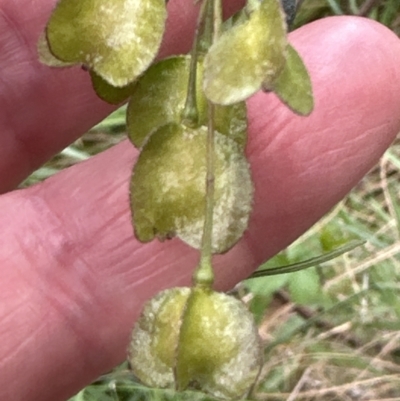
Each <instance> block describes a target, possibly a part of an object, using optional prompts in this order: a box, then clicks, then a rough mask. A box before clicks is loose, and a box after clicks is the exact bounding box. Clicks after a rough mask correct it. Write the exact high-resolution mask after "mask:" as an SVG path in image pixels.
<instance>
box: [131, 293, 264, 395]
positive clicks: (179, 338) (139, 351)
mask: <svg viewBox="0 0 400 401" xmlns="http://www.w3.org/2000/svg"><path fill="white" fill-rule="evenodd" d="M261 355H262V349H261V344H260V339H259V336H258V332H257V328H256V325H255V323H254V320H253V317H252V315H251V313H250V312H249V311H248V310H247V309H246V307H245V306H244V304H243V303H242V302H241V301H239V300H238V299H236V298H234V297H232V296H229V295H226V294H223V293H219V292H215V291H212V290H210V289H204V288H202V287H194V288H186V287H182V288H172V289H168V290H165V291H162V292H160V293H159V294H157V295H156V296H155V297H154V298H152V299H151V300H149V301H148V302H147V303H146V305H145V307H144V309H143V312H142V315H141V316H140V318H139V320H138V321H137V323H136V325H135V327H134V330H133V334H132V340H131V343H130V347H129V355H128V360H129V362H130V364H131V367H132V370H133V372H134V374H135V375H136V376H137V377H138V378H139V379H140V380H141V381H142V382H143V383H144V384H146V385H149V386H153V387H161V388H174V389H177V390H179V391H183V390H186V389H200V390H202V391H204V392H206V393H209V394H211V395H213V396H215V397H219V398H223V399H235V398H240V397H243V396H246V395H247V393H248V392H249V390H250V389H251V388H252V386H253V385H254V383H255V381H256V379H257V377H258V374H259V371H260V368H261V363H262V358H261Z"/></svg>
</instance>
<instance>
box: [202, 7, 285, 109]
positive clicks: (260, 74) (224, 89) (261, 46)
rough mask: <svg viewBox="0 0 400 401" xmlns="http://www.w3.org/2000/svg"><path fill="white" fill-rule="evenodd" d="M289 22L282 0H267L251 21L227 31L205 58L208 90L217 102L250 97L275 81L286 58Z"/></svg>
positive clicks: (208, 94) (211, 97)
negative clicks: (284, 12) (286, 19)
mask: <svg viewBox="0 0 400 401" xmlns="http://www.w3.org/2000/svg"><path fill="white" fill-rule="evenodd" d="M286 47H287V38H286V23H285V17H284V14H283V11H282V8H281V5H280V3H279V1H278V0H264V1H263V2H262V3H261V4H259V5H258V7H256V9H255V10H254V11H253V12H252V13H251V14H250V17H249V20H248V21H246V22H244V23H242V24H239V25H236V26H234V27H233V28H231V29H230V30H228V31H226V32H224V33H223V34H222V35H221V37H220V38H219V40H218V41H217V42H216V43H214V44H213V45H212V46H211V47H210V49H209V51H208V53H207V55H206V57H205V61H204V81H203V88H204V93H205V95H206V96H207V98H208V99H210V100H211V101H212V102H213V103H216V104H223V105H228V104H233V103H236V102H239V101H242V100H245V99H247V98H248V97H249V96H251V95H252V94H254V93H255V92H256V91H258V90H259V89H261V86H262V83H263V82H264V84H271V83H272V82H273V81H274V80H275V79H276V77H277V76H278V75H279V73H280V72H281V70H282V68H283V66H284V64H285V59H286Z"/></svg>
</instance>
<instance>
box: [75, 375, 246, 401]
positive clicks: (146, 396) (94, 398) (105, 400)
mask: <svg viewBox="0 0 400 401" xmlns="http://www.w3.org/2000/svg"><path fill="white" fill-rule="evenodd" d="M131 376H133V375H131ZM117 400H118V401H220V399H219V398H215V397H212V396H211V395H209V394H205V393H203V392H200V391H192V390H190V391H182V392H178V391H175V390H171V389H160V388H151V387H147V386H144V385H143V384H140V383H138V382H137V381H135V380H134V378H133V377H132V378H131V379H119V378H114V377H113V375H106V376H103V377H102V379H101V380H99V381H97V382H95V383H94V384H92V385H90V386H87V387H86V388H84V389H83V390H81V391H80V392H79V393H78V394H77V395H76V396H75V397H73V398H71V399H70V400H69V401H117ZM243 401H246V400H243Z"/></svg>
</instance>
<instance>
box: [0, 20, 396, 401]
mask: <svg viewBox="0 0 400 401" xmlns="http://www.w3.org/2000/svg"><path fill="white" fill-rule="evenodd" d="M291 40H292V41H293V44H294V45H295V47H296V48H297V49H299V51H300V53H301V54H302V55H303V57H304V59H305V62H306V64H307V66H308V68H309V69H310V71H311V75H312V80H313V85H314V90H315V97H316V108H315V111H314V113H313V114H312V116H311V117H309V118H300V117H295V116H293V114H291V113H290V112H289V111H287V109H286V108H285V107H284V106H282V105H281V104H280V103H279V101H278V100H276V98H275V97H274V96H273V95H271V94H269V95H265V94H258V95H257V96H255V97H254V98H252V99H251V100H250V101H249V117H250V122H251V124H250V132H249V137H250V142H249V146H248V154H249V159H250V163H251V166H252V171H253V178H254V181H255V188H256V198H255V205H254V211H253V214H252V218H251V222H250V226H249V230H248V231H247V232H246V235H245V237H244V238H243V240H242V241H241V242H240V243H239V244H238V245H237V246H236V247H235V248H233V249H232V250H231V251H230V252H229V253H227V254H226V255H221V256H218V257H216V262H217V268H218V272H217V283H218V287H219V288H223V289H226V288H229V287H231V286H232V285H234V284H235V283H236V282H237V281H238V280H240V279H242V278H244V277H246V276H247V275H248V274H249V273H250V272H251V271H252V270H253V269H254V268H255V267H256V266H257V265H258V263H259V262H261V261H262V260H264V259H266V258H268V257H270V256H271V255H273V254H274V253H276V252H277V251H279V250H280V249H281V248H282V247H284V246H285V245H287V244H288V242H290V241H291V240H293V239H294V238H295V237H296V236H297V235H299V234H300V233H301V232H302V231H304V230H305V229H306V228H307V227H309V226H310V225H311V224H312V223H314V222H315V220H316V219H317V218H319V217H321V215H322V214H323V213H325V212H326V211H327V210H328V209H329V208H330V207H331V206H332V205H333V204H334V203H335V202H337V200H338V199H340V198H341V197H342V196H343V195H344V194H345V193H346V192H347V191H348V190H349V189H350V188H351V187H352V186H353V185H354V184H355V183H356V182H357V181H358V180H359V179H360V178H361V177H362V175H363V174H364V173H365V172H366V171H367V170H368V169H369V168H370V167H372V165H373V164H374V163H375V162H376V161H377V159H378V157H379V156H380V154H382V152H383V151H384V149H385V148H386V147H387V146H388V145H389V143H390V142H391V140H392V139H393V138H394V136H395V134H396V132H398V130H399V129H400V113H399V109H398V105H399V104H400V70H399V65H400V44H399V40H398V39H397V38H396V37H395V35H394V34H392V33H391V32H390V31H388V30H387V29H386V28H384V27H382V26H380V25H378V24H376V23H374V22H371V21H368V20H366V19H353V18H333V19H324V20H321V21H319V22H316V23H314V24H311V25H309V26H307V27H304V28H302V29H301V30H299V31H297V32H294V33H293V35H292V36H291ZM136 157H137V153H136V152H135V151H134V150H133V149H132V147H131V146H130V145H129V144H128V143H127V142H124V143H122V144H120V145H118V146H116V147H115V148H113V149H111V150H109V151H107V152H105V153H104V154H102V155H99V156H97V157H95V158H93V159H91V160H89V161H88V162H85V163H82V164H81V165H78V166H75V167H73V168H70V169H68V170H65V171H63V172H62V173H60V174H59V175H58V176H56V177H54V178H52V179H49V180H48V181H46V182H45V183H44V184H42V185H40V186H36V187H33V188H31V189H29V190H25V191H19V192H15V193H10V194H8V195H5V196H3V197H2V198H1V200H0V210H2V211H3V215H2V222H1V224H0V227H2V231H3V232H2V238H4V239H6V242H4V241H3V242H1V243H0V255H2V257H3V260H1V266H3V269H2V270H1V271H0V286H1V288H0V297H1V298H2V299H1V302H0V304H1V305H2V306H3V309H2V314H3V316H2V318H1V325H0V327H2V328H3V331H2V332H0V333H1V334H0V335H1V341H2V344H3V347H2V349H1V351H0V353H1V354H0V372H1V374H0V395H2V396H4V397H2V398H4V399H8V398H12V399H14V400H22V399H27V398H30V399H41V400H44V401H46V400H54V399H63V398H66V397H67V396H70V395H71V394H72V393H73V392H75V391H77V390H78V389H79V388H80V387H81V386H83V385H84V384H87V383H88V382H89V381H91V380H92V379H94V378H95V377H96V376H97V375H99V374H101V373H103V372H105V371H106V370H107V369H109V368H111V367H112V366H113V365H115V364H116V363H118V362H119V361H120V360H121V359H122V358H123V357H124V354H125V349H126V346H127V344H128V338H129V332H130V329H131V326H132V322H133V321H134V320H135V319H136V318H137V316H138V313H139V311H140V309H141V306H142V304H143V302H144V301H145V300H146V299H148V298H149V297H150V296H151V295H153V294H154V293H155V292H156V291H158V290H160V289H162V288H166V287H170V286H174V285H186V284H188V283H189V282H190V276H191V273H192V271H193V267H194V266H195V265H196V262H197V259H198V254H197V252H195V251H193V250H191V249H190V248H188V247H187V246H185V245H184V244H182V243H181V242H180V241H179V240H172V241H170V242H168V243H159V242H156V241H155V242H152V243H150V244H146V245H142V244H139V243H138V242H137V241H136V240H135V239H134V238H133V235H132V227H131V225H130V213H129V203H128V186H129V184H128V182H129V177H130V174H131V165H132V164H133V163H134V160H135V158H136ZM27 233H33V234H31V235H27ZM17 289H18V292H17ZM16 294H17V295H16ZM38 355H40V358H38ZM21 377H23V378H24V380H25V382H24V384H25V385H26V386H22V385H21V381H20V378H21ZM48 383H51V386H49V385H48ZM6 396H7V398H6Z"/></svg>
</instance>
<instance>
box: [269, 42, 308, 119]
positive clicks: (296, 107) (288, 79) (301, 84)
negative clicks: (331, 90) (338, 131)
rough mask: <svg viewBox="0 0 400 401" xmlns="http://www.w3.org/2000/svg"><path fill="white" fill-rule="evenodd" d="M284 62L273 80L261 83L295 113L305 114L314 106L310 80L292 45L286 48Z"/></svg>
mask: <svg viewBox="0 0 400 401" xmlns="http://www.w3.org/2000/svg"><path fill="white" fill-rule="evenodd" d="M287 50H288V53H287V60H286V64H285V66H284V68H283V70H282V72H281V73H280V74H279V76H278V78H277V79H276V80H275V81H274V82H272V83H271V82H266V83H263V88H264V89H265V90H273V91H274V92H275V93H276V95H277V96H278V97H279V98H280V99H281V100H282V101H283V102H284V103H285V104H286V105H287V106H288V107H289V108H290V109H291V110H292V111H294V112H295V113H297V114H300V115H303V116H306V115H308V114H310V113H311V112H312V110H313V108H314V98H313V94H312V87H311V80H310V76H309V75H308V72H307V69H306V67H305V65H304V63H303V60H302V59H301V57H300V56H299V54H298V53H297V52H296V50H295V49H294V48H293V47H292V46H290V45H289V46H288V48H287Z"/></svg>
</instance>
